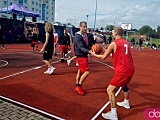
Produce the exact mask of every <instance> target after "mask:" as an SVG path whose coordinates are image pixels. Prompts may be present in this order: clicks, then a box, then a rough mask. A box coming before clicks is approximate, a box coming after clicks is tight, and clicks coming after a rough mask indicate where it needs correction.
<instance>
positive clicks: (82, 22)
mask: <svg viewBox="0 0 160 120" xmlns="http://www.w3.org/2000/svg"><path fill="white" fill-rule="evenodd" d="M83 23H84V24H86V25H87V22H85V21H81V22H80V24H79V25H80V26H82V24H83Z"/></svg>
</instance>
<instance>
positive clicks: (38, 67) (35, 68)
mask: <svg viewBox="0 0 160 120" xmlns="http://www.w3.org/2000/svg"><path fill="white" fill-rule="evenodd" d="M59 61H60V60H57V61H54V62H52V63H57V62H59ZM44 66H46V65H41V66H37V67H34V68H31V69H28V70H24V71H21V72H17V73H15V74H11V75H8V76H5V77H2V78H0V80H3V79H6V78H9V77H12V76H16V75H19V74H23V73H25V72H28V71H31V70H37V69H40V68H42V67H44Z"/></svg>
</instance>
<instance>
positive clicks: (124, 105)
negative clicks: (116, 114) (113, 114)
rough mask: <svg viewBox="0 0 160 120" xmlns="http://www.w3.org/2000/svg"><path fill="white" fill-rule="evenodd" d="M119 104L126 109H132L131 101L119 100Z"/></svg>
mask: <svg viewBox="0 0 160 120" xmlns="http://www.w3.org/2000/svg"><path fill="white" fill-rule="evenodd" d="M117 105H118V106H121V107H124V108H126V109H130V105H129V101H123V102H117Z"/></svg>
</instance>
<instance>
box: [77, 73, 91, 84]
mask: <svg viewBox="0 0 160 120" xmlns="http://www.w3.org/2000/svg"><path fill="white" fill-rule="evenodd" d="M88 75H89V71H85V72H84V73H83V74H82V75H81V77H80V81H79V84H81V85H82V83H83V82H84V80H85V79H86V77H87V76H88Z"/></svg>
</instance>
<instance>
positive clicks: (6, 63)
mask: <svg viewBox="0 0 160 120" xmlns="http://www.w3.org/2000/svg"><path fill="white" fill-rule="evenodd" d="M1 61H2V62H4V63H5V64H4V65H1V66H0V67H4V66H6V65H8V62H7V61H5V60H0V62H1Z"/></svg>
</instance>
